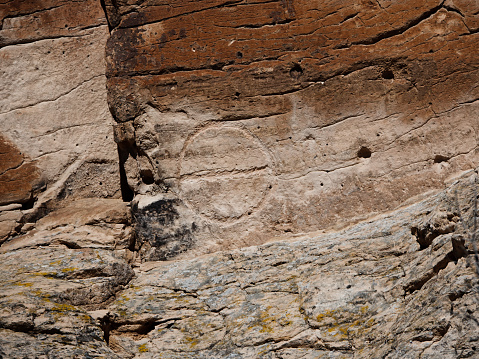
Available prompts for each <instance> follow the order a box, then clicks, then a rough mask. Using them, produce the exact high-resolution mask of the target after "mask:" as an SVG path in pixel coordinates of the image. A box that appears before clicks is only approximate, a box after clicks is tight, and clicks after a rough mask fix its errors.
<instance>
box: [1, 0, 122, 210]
mask: <svg viewBox="0 0 479 359" xmlns="http://www.w3.org/2000/svg"><path fill="white" fill-rule="evenodd" d="M0 24H1V27H0V83H1V86H0V133H1V135H2V136H3V137H5V138H6V139H8V141H9V142H11V143H12V144H13V145H14V146H16V148H18V150H19V151H21V153H22V155H24V156H25V157H26V158H28V159H30V160H31V161H32V162H34V163H35V166H36V168H38V170H37V172H38V175H39V176H40V177H41V179H42V181H43V183H45V184H46V186H47V187H46V188H44V189H47V191H48V190H52V189H53V191H50V192H51V193H50V198H55V196H57V195H58V194H60V192H62V193H61V195H62V196H63V197H70V196H72V195H73V192H75V194H74V196H77V197H118V196H119V175H118V164H117V163H118V161H117V151H116V146H115V145H114V143H113V141H112V136H113V134H112V130H111V115H110V113H109V111H108V107H107V106H106V103H105V102H106V91H105V80H106V79H105V75H104V74H105V61H104V46H105V42H106V40H107V37H108V34H109V33H108V26H107V22H106V19H105V15H104V13H103V10H102V7H101V4H100V2H99V1H95V0H83V1H74V2H72V1H63V0H55V1H51V0H49V1H42V2H39V1H33V2H31V1H21V0H14V1H8V2H2V3H1V4H0ZM30 166H31V165H30ZM28 171H29V172H31V175H30V176H33V174H34V173H35V171H33V168H31V169H29V170H28ZM24 172H25V171H24ZM21 176H23V177H25V178H24V179H23V181H27V180H28V178H27V177H28V176H24V175H19V176H18V177H21ZM15 183H16V184H15V186H16V188H15V189H14V190H13V189H12V190H10V189H8V190H7V191H8V192H9V193H10V194H12V195H13V193H14V192H15V191H17V190H21V189H22V180H17V181H15ZM4 189H5V187H3V188H2V191H3V190H4ZM2 196H3V195H2ZM9 201H10V202H21V203H22V202H23V201H24V200H23V199H22V200H19V199H16V198H13V197H12V198H11V199H10V200H9ZM2 204H3V203H2Z"/></svg>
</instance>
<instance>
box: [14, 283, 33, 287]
mask: <svg viewBox="0 0 479 359" xmlns="http://www.w3.org/2000/svg"><path fill="white" fill-rule="evenodd" d="M14 284H15V285H19V286H21V287H31V286H32V285H33V283H30V282H23V283H22V282H16V283H14Z"/></svg>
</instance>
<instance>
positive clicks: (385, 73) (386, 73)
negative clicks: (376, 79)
mask: <svg viewBox="0 0 479 359" xmlns="http://www.w3.org/2000/svg"><path fill="white" fill-rule="evenodd" d="M381 77H382V78H383V79H386V80H392V79H394V73H393V72H392V71H391V70H384V71H383V73H382V74H381Z"/></svg>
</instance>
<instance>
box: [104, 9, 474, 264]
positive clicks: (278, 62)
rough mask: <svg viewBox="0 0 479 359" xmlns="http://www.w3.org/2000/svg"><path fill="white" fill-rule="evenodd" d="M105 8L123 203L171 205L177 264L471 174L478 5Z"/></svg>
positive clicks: (385, 205)
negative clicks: (166, 201) (179, 225)
mask: <svg viewBox="0 0 479 359" xmlns="http://www.w3.org/2000/svg"><path fill="white" fill-rule="evenodd" d="M105 2H106V9H107V11H108V12H109V18H110V19H109V20H110V25H111V26H113V27H115V28H114V30H113V31H112V33H111V37H110V39H109V40H108V43H107V55H106V56H107V69H108V70H107V76H108V82H107V86H108V100H109V105H110V109H111V111H112V113H113V115H114V117H115V120H116V121H117V123H118V125H117V128H116V130H115V136H116V141H117V142H118V143H119V146H120V148H121V153H122V154H121V165H122V168H123V169H122V170H123V171H124V174H123V181H124V183H126V182H127V183H128V184H129V186H130V187H131V189H132V193H128V196H127V197H128V198H131V197H132V196H133V195H138V194H141V195H147V196H148V195H149V196H151V197H152V198H155V196H158V195H160V194H161V193H165V194H164V196H166V197H168V198H172V197H175V198H176V199H175V200H172V201H173V202H172V203H176V204H174V206H176V207H175V209H174V210H175V211H176V212H177V213H178V215H179V217H180V218H183V219H184V221H190V225H189V227H195V228H196V230H195V231H194V234H193V242H194V244H195V245H193V246H191V245H190V248H192V249H191V250H190V251H187V252H186V253H184V254H182V256H183V257H187V256H188V255H191V256H195V255H197V254H198V253H207V252H211V251H215V250H218V249H225V248H235V247H241V246H245V245H251V244H259V243H264V242H265V241H266V240H268V239H271V238H273V237H276V238H281V237H282V236H285V235H286V236H287V235H288V234H289V233H290V232H292V233H301V232H308V231H314V230H320V229H325V228H331V227H334V226H341V225H344V224H348V223H351V222H354V221H356V220H358V219H361V218H366V217H367V216H370V215H372V214H375V213H381V212H384V211H388V210H391V209H393V208H395V207H397V206H398V205H399V204H400V203H402V202H403V201H405V200H407V199H409V198H412V197H413V196H415V195H417V194H420V193H424V192H426V191H428V190H431V189H437V188H440V187H441V186H442V183H443V182H444V180H445V179H447V177H448V176H450V175H451V174H453V173H456V172H457V171H460V170H466V169H469V168H475V167H476V166H477V165H478V158H479V156H478V155H477V143H478V139H477V130H478V125H479V116H478V112H479V111H478V106H479V102H478V98H479V96H478V87H477V83H478V80H479V76H478V74H479V73H478V62H479V50H478V47H477V43H478V40H479V34H478V28H479V15H478V14H479V7H478V3H477V1H465V0H447V1H444V0H428V1H422V2H421V3H418V2H417V1H413V0H409V1H400V2H398V1H383V0H379V1H359V2H355V3H354V4H352V3H347V4H346V3H345V2H343V1H325V2H318V1H309V0H308V1H303V0H287V1H255V2H252V1H246V0H233V1H223V0H212V1H173V2H171V1H168V2H166V1H163V0H153V1H148V2H138V1H126V0H125V1H105ZM175 226H176V224H174V223H173V228H172V229H171V231H170V232H174V233H177V230H176V229H175V228H176V227H175ZM188 236H190V234H188ZM171 240H172V241H178V238H177V237H175V236H174V235H173V236H172V238H171ZM188 241H191V239H188V238H187V239H186V242H188ZM166 242H168V241H166ZM159 245H160V247H162V246H163V245H162V244H159ZM159 251H160V252H161V251H164V249H161V248H160V249H159ZM166 251H167V249H166ZM148 253H150V252H148ZM188 253H189V254H188ZM148 258H149V255H146V257H145V259H148Z"/></svg>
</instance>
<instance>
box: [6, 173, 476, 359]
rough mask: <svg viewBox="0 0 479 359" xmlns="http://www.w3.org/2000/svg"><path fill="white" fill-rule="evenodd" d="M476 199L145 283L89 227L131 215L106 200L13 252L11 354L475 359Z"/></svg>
mask: <svg viewBox="0 0 479 359" xmlns="http://www.w3.org/2000/svg"><path fill="white" fill-rule="evenodd" d="M475 196H477V173H475V172H472V171H471V172H469V173H466V174H464V175H463V176H462V178H460V179H459V180H457V181H454V183H452V185H450V186H449V187H447V188H446V189H445V190H444V191H442V192H438V193H435V194H432V193H431V194H430V195H428V196H425V197H424V198H423V199H422V200H418V201H416V203H414V204H411V205H409V206H405V207H403V208H400V209H399V210H397V211H395V212H391V213H388V214H385V215H382V216H379V217H378V218H374V219H371V220H368V221H364V222H361V223H358V224H356V225H354V226H352V227H350V228H347V229H344V230H341V231H338V232H329V233H324V234H310V235H307V236H306V235H303V236H296V237H294V238H291V239H290V240H284V241H278V242H272V243H268V244H264V245H261V246H252V247H249V248H243V249H236V250H233V251H225V252H217V253H214V254H210V255H207V256H202V257H198V258H195V259H189V260H179V261H172V262H146V263H143V264H141V265H140V266H139V267H136V268H134V272H133V270H132V269H131V268H130V266H129V265H128V264H127V263H126V262H125V260H124V259H123V258H124V257H123V258H121V254H120V253H124V252H112V249H113V247H111V245H110V246H108V245H104V246H103V247H102V248H98V246H97V244H95V243H94V242H92V241H89V238H90V235H89V234H88V232H89V231H88V230H86V228H87V227H88V226H98V227H99V228H104V229H106V228H107V227H106V226H109V225H111V224H113V223H115V222H120V223H121V222H124V221H125V219H124V218H125V217H124V215H122V214H121V213H122V210H121V206H120V205H119V204H117V205H116V207H115V206H112V204H110V206H112V208H116V209H115V210H110V211H108V210H106V207H105V205H107V203H106V202H105V203H104V204H102V205H98V206H97V207H96V209H95V210H93V211H91V212H90V213H88V214H87V213H85V211H82V210H81V206H80V207H78V208H77V212H76V214H75V210H74V207H71V208H70V209H68V210H61V211H60V212H58V213H56V214H55V213H52V214H50V215H49V216H47V217H45V218H44V219H43V220H42V226H41V227H42V228H43V229H45V228H48V227H50V228H51V230H50V234H51V235H49V234H48V233H47V232H45V231H44V230H43V232H42V231H39V232H37V234H36V238H37V240H36V241H25V240H23V241H22V240H21V239H20V238H19V239H18V240H17V245H16V246H15V242H13V243H11V245H5V244H4V245H3V246H2V247H1V248H2V253H0V259H1V263H2V266H1V271H2V278H8V279H6V280H3V281H2V283H1V290H0V301H1V302H2V308H3V309H2V311H0V353H1V354H2V355H3V356H4V357H7V358H24V357H29V356H34V355H36V356H40V355H45V356H46V357H52V358H56V357H63V358H73V357H75V356H81V357H92V356H102V357H105V358H185V357H187V358H218V359H219V358H438V357H441V358H469V357H474V356H475V355H476V353H477V349H476V348H477V345H478V344H479V343H478V342H477V340H478V338H477V330H478V329H479V328H478V318H477V309H478V308H477V303H478V301H477V297H478V295H479V292H478V288H479V287H478V283H477V281H478V276H477V274H476V273H475V271H474V262H473V261H474V254H473V245H472V242H471V235H472V230H473V220H472V212H473V207H474V197H475ZM62 211H63V212H62ZM78 211H79V212H78ZM66 213H69V215H70V216H73V217H74V218H78V220H77V221H74V220H68V215H67V214H66ZM65 222H68V223H74V225H75V226H77V228H81V226H83V228H84V230H83V236H84V237H83V240H78V241H76V242H75V243H76V245H73V243H72V242H70V243H69V242H67V241H63V242H62V241H61V240H58V239H61V238H62V237H61V235H58V232H59V231H60V232H61V231H64V233H65V234H66V236H65V237H63V238H68V235H69V233H71V229H68V225H65V224H64V223H65ZM71 225H72V224H70V226H71ZM55 232H57V233H55ZM81 233H82V231H77V232H76V235H77V237H78V236H81ZM41 238H43V241H40V239H41ZM105 244H106V243H105ZM95 247H96V248H95ZM112 253H116V254H115V255H112ZM133 273H134V277H133Z"/></svg>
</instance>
